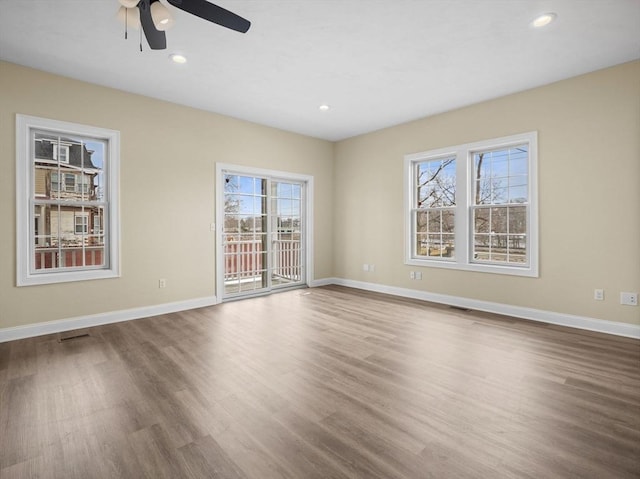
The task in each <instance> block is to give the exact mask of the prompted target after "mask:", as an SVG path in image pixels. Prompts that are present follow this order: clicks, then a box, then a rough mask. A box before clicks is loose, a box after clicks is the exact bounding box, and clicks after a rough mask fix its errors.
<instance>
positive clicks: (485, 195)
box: [473, 145, 528, 205]
mask: <svg viewBox="0 0 640 479" xmlns="http://www.w3.org/2000/svg"><path fill="white" fill-rule="evenodd" d="M473 158H474V187H473V192H474V198H473V201H474V204H476V205H489V204H506V203H525V202H527V201H528V191H527V182H528V177H527V174H528V169H527V161H528V151H527V146H526V145H518V146H513V147H508V148H504V149H501V150H494V151H484V152H477V153H475V154H474V156H473Z"/></svg>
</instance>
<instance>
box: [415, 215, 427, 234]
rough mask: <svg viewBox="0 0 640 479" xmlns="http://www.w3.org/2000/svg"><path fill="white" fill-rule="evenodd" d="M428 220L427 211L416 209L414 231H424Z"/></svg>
mask: <svg viewBox="0 0 640 479" xmlns="http://www.w3.org/2000/svg"><path fill="white" fill-rule="evenodd" d="M428 221H429V212H427V211H418V212H417V213H416V233H426V232H427V231H428V229H427V223H428Z"/></svg>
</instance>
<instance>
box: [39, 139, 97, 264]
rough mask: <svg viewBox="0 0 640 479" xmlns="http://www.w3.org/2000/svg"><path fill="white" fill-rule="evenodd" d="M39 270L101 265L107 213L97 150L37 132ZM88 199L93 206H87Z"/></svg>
mask: <svg viewBox="0 0 640 479" xmlns="http://www.w3.org/2000/svg"><path fill="white" fill-rule="evenodd" d="M33 153H34V163H33V164H34V178H33V181H34V207H35V212H34V213H35V215H34V217H35V221H34V225H33V227H34V238H35V243H36V244H35V262H34V268H35V269H43V268H69V267H82V266H94V265H102V264H103V260H104V231H103V228H104V211H103V208H102V207H101V206H98V205H96V203H97V202H99V201H100V196H101V192H100V188H99V181H98V176H99V175H100V174H101V173H102V169H100V168H98V167H96V165H95V164H94V163H93V161H92V159H91V155H92V154H93V153H94V152H93V151H92V150H89V149H87V147H86V145H85V144H83V142H80V141H78V140H74V139H70V138H63V137H58V136H50V135H46V134H36V135H35V138H34V145H33ZM89 202H91V203H93V204H88V203H89Z"/></svg>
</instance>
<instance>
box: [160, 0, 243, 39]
mask: <svg viewBox="0 0 640 479" xmlns="http://www.w3.org/2000/svg"><path fill="white" fill-rule="evenodd" d="M167 1H168V2H169V3H170V4H171V5H173V6H174V7H177V8H179V9H180V10H184V11H185V12H189V13H191V14H193V15H196V16H198V17H200V18H202V19H204V20H208V21H210V22H213V23H217V24H218V25H221V26H223V27H226V28H230V29H231V30H235V31H236V32H240V33H247V30H249V27H250V26H251V22H250V21H249V20H246V19H244V18H242V17H241V16H239V15H236V14H235V13H232V12H230V11H229V10H225V9H224V8H222V7H219V6H218V5H214V4H213V3H209V2H207V0H167Z"/></svg>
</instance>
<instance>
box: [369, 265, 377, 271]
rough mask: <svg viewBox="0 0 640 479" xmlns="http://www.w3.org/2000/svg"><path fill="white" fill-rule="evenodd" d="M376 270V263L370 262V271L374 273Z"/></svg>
mask: <svg viewBox="0 0 640 479" xmlns="http://www.w3.org/2000/svg"><path fill="white" fill-rule="evenodd" d="M375 270H376V265H375V264H370V265H369V271H371V272H372V273H373V272H374V271H375Z"/></svg>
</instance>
